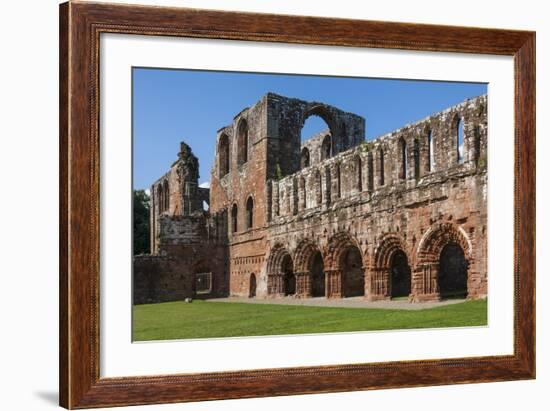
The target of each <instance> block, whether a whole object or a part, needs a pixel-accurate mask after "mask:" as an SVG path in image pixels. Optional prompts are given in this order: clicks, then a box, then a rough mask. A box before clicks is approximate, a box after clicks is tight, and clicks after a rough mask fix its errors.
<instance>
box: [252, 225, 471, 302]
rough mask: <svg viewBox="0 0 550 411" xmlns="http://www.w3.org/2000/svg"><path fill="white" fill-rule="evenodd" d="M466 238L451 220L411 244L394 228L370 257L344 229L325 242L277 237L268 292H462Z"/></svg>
mask: <svg viewBox="0 0 550 411" xmlns="http://www.w3.org/2000/svg"><path fill="white" fill-rule="evenodd" d="M469 244H470V243H469V240H468V238H467V237H466V234H465V233H463V232H461V231H459V230H458V229H457V228H456V227H454V226H452V225H444V226H441V227H438V228H434V229H432V230H428V232H427V233H426V235H425V237H424V238H423V239H422V240H421V241H420V242H419V244H418V247H417V248H416V249H415V248H414V247H408V246H407V244H406V242H405V241H404V240H402V239H401V238H400V237H399V236H398V235H397V234H394V235H386V236H384V237H382V238H381V239H380V243H379V244H377V245H375V247H374V251H373V253H372V254H373V255H372V258H369V255H368V254H369V253H368V252H367V251H365V250H364V249H362V248H361V246H360V245H359V243H358V242H357V241H356V240H355V239H354V238H353V237H352V236H351V235H349V234H347V233H339V234H337V235H335V236H334V237H333V238H331V239H330V240H329V241H328V244H327V245H326V246H325V247H320V246H319V245H318V244H316V243H315V242H313V241H310V240H307V241H303V242H301V243H300V244H298V246H297V247H296V248H295V249H294V250H290V249H289V247H287V246H285V245H283V244H281V243H277V244H276V245H275V246H274V247H272V249H271V252H270V255H269V258H268V261H267V284H268V297H283V296H293V297H297V298H308V297H327V298H346V297H357V296H364V297H365V298H366V299H368V300H371V301H375V300H386V299H394V298H408V299H409V300H410V301H414V302H417V301H433V300H439V299H445V298H465V297H467V296H468V275H469V262H468V255H469V254H470V253H471V250H470V245H469ZM411 249H412V251H411ZM254 281H256V278H255V276H254ZM254 287H255V283H254ZM251 295H252V293H251ZM254 295H255V294H254Z"/></svg>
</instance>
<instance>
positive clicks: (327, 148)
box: [321, 134, 332, 160]
mask: <svg viewBox="0 0 550 411" xmlns="http://www.w3.org/2000/svg"><path fill="white" fill-rule="evenodd" d="M330 157H332V136H331V135H330V134H327V135H326V136H325V137H324V138H323V143H322V144H321V160H326V159H327V158H330Z"/></svg>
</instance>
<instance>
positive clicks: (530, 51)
mask: <svg viewBox="0 0 550 411" xmlns="http://www.w3.org/2000/svg"><path fill="white" fill-rule="evenodd" d="M101 33H125V34H135V35H155V36H174V37H196V38H205V39H230V40H244V41H247V40H248V41H250V40H254V41H270V42H284V43H299V44H316V45H331V46H341V47H343V46H353V47H368V48H384V49H402V50H420V51H437V52H461V53H483V54H493V55H503V56H513V58H514V71H515V102H514V110H515V119H514V122H515V179H514V185H515V190H514V192H515V194H514V195H515V200H514V201H515V203H514V210H515V215H514V218H515V220H514V227H515V232H514V237H515V238H514V250H515V253H514V273H515V274H514V290H515V296H514V354H513V355H507V356H487V357H476V358H460V359H441V360H424V361H416V360H415V361H399V362H384V363H370V364H354V365H346V364H341V365H335V366H316V367H298V368H282V369H269V370H242V371H235V372H212V373H201V374H178V375H164V376H154V377H147V376H145V377H123V378H100V372H99V352H100V349H101V347H100V339H99V298H100V296H99V233H100V221H99V207H100V206H99V196H100V192H99V167H100V165H99V164H100V163H99V121H100V118H99V55H100V54H99V47H100V34H101ZM59 47H60V90H59V91H60V118H59V121H60V279H59V281H60V404H61V405H62V406H63V407H66V408H71V409H72V408H91V407H106V406H124V405H137V404H153V403H174V402H184V401H202V400H215V399H225V398H247V397H262V396H277V395H293V394H305V393H321V392H339V391H355V390H367V389H382V388H398V387H414V386H426V385H442V384H462V383H476V382H489V381H505V380H520V379H532V378H535V33H534V32H528V31H514V30H495V29H482V28H466V27H450V26H436V25H423V24H405V23H388V22H379V21H359V20H345V19H330V18H315V17H299V16H280V15H269V14H253V13H232V12H221V11H207V10H197V9H185V8H167V7H152V6H131V5H113V4H97V3H96V4H94V3H80V2H69V3H64V4H62V5H61V6H60V44H59Z"/></svg>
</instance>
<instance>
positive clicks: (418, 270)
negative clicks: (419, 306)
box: [412, 223, 472, 301]
mask: <svg viewBox="0 0 550 411" xmlns="http://www.w3.org/2000/svg"><path fill="white" fill-rule="evenodd" d="M449 247H450V248H451V249H454V252H455V253H456V255H458V267H457V266H456V265H455V266H454V267H453V268H454V269H456V268H458V271H455V273H458V274H457V276H456V277H454V278H452V276H449V270H447V269H446V267H445V266H446V265H447V264H445V258H444V257H443V254H444V253H443V251H444V250H446V251H448V250H449ZM471 262H472V242H471V240H470V239H469V237H468V235H467V234H466V232H465V231H464V229H463V228H462V227H460V226H457V225H455V224H453V223H442V224H436V225H434V226H432V227H430V229H429V230H428V231H426V233H425V234H424V236H423V237H422V239H421V240H420V242H419V243H418V246H417V248H416V263H415V274H414V278H415V281H414V284H413V292H412V294H413V301H428V300H439V299H440V298H442V297H443V298H444V297H447V296H449V295H450V294H452V293H454V292H455V291H458V293H459V294H461V296H465V295H467V294H468V283H469V280H470V273H469V268H468V267H469V265H470V263H471ZM455 263H456V261H455ZM441 264H443V265H441ZM447 267H449V265H447ZM453 275H454V274H453ZM449 279H452V281H453V282H454V285H457V287H454V290H449V288H448V287H447V285H449V282H448V280H449ZM451 288H453V287H451ZM449 291H451V292H449Z"/></svg>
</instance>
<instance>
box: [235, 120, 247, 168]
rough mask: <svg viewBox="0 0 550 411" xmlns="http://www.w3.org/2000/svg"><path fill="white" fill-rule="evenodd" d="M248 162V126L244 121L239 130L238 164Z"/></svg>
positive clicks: (240, 123) (241, 122)
mask: <svg viewBox="0 0 550 411" xmlns="http://www.w3.org/2000/svg"><path fill="white" fill-rule="evenodd" d="M247 161H248V124H247V123H246V120H244V119H242V120H241V121H240V122H239V127H238V128H237V164H238V165H242V164H244V163H246V162H247Z"/></svg>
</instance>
